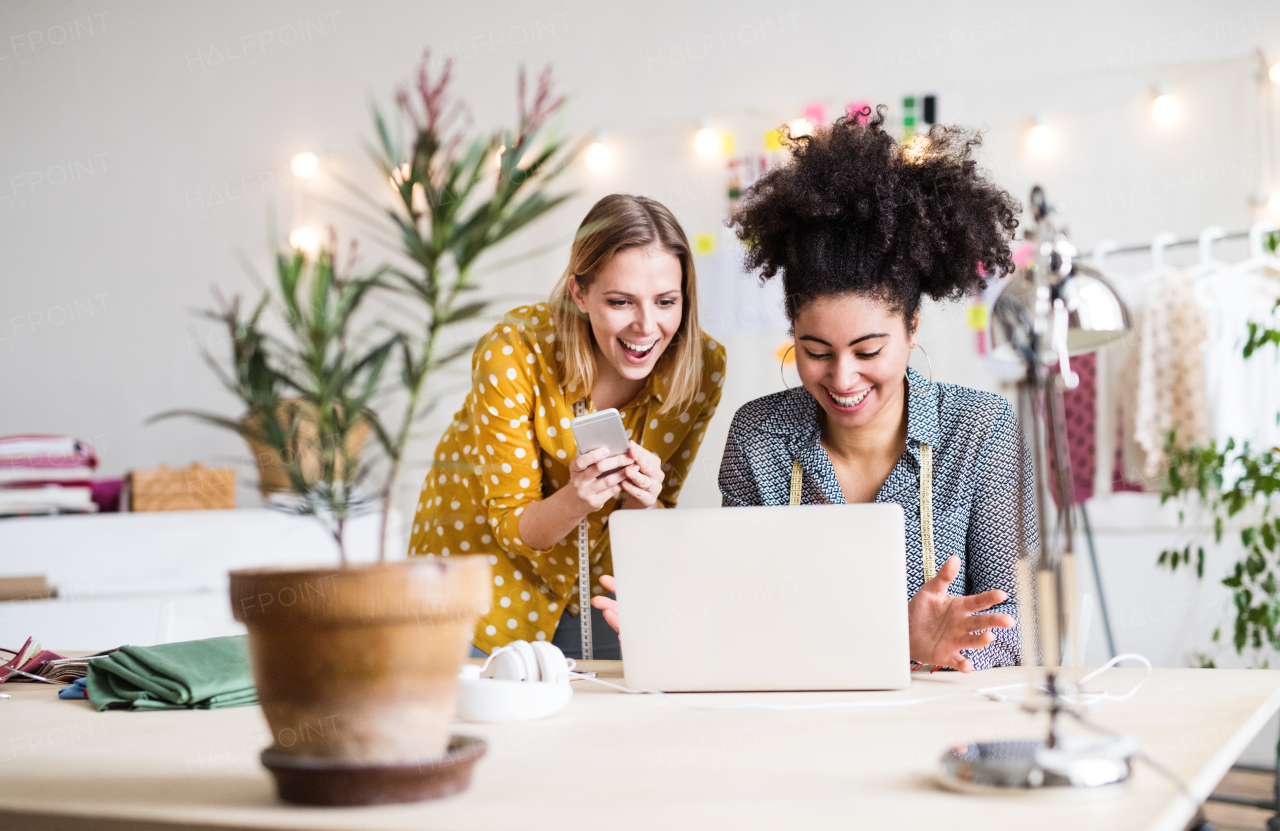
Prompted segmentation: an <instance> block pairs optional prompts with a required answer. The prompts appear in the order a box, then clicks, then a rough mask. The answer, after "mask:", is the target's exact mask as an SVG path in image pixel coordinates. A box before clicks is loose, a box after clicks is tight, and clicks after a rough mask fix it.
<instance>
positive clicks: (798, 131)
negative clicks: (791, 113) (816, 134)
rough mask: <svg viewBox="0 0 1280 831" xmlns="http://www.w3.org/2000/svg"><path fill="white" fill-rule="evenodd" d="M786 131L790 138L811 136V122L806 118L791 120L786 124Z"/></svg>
mask: <svg viewBox="0 0 1280 831" xmlns="http://www.w3.org/2000/svg"><path fill="white" fill-rule="evenodd" d="M787 130H788V131H790V133H791V137H792V138H800V137H801V136H808V135H812V134H813V122H812V121H810V120H809V119H807V118H793V119H791V120H790V121H788V122H787Z"/></svg>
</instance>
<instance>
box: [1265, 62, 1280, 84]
mask: <svg viewBox="0 0 1280 831" xmlns="http://www.w3.org/2000/svg"><path fill="white" fill-rule="evenodd" d="M1267 75H1268V76H1269V77H1270V78H1271V83H1273V84H1280V61H1276V62H1275V63H1273V64H1271V71H1270V72H1268V73H1267Z"/></svg>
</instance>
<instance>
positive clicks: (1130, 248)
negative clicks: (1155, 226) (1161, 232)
mask: <svg viewBox="0 0 1280 831" xmlns="http://www.w3.org/2000/svg"><path fill="white" fill-rule="evenodd" d="M1248 238H1249V232H1248V231H1235V232H1232V233H1230V234H1223V235H1222V236H1220V237H1214V238H1213V241H1214V242H1222V241H1223V240H1237V239H1248ZM1199 244H1200V238H1199V237H1186V238H1184V239H1177V240H1174V241H1173V242H1171V243H1168V244H1167V245H1165V246H1164V247H1165V248H1185V247H1186V246H1188V245H1199ZM1151 245H1152V244H1151V243H1147V244H1146V245H1122V246H1120V247H1119V248H1108V249H1106V251H1105V252H1104V253H1105V256H1107V257H1110V256H1111V255H1112V254H1140V253H1143V252H1150V251H1151ZM1095 251H1096V249H1094V251H1086V252H1084V253H1083V254H1081V255H1080V257H1081V259H1090V258H1092V257H1093V255H1094V252H1095Z"/></svg>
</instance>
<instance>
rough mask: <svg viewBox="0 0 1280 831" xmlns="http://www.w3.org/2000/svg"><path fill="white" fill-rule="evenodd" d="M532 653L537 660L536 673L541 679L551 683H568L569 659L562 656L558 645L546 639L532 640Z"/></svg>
mask: <svg viewBox="0 0 1280 831" xmlns="http://www.w3.org/2000/svg"><path fill="white" fill-rule="evenodd" d="M529 646H531V647H533V654H534V656H535V657H536V659H537V661H538V674H539V675H540V676H541V677H542V680H543V681H546V682H548V683H551V684H567V683H569V659H567V658H565V657H564V653H563V652H561V651H560V647H558V646H556V645H555V644H551V643H547V642H546V641H534V642H533V643H531V644H529Z"/></svg>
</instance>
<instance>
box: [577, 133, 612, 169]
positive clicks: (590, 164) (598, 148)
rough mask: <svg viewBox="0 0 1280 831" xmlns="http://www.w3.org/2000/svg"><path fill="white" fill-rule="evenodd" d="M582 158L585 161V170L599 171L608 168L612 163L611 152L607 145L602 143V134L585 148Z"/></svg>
mask: <svg viewBox="0 0 1280 831" xmlns="http://www.w3.org/2000/svg"><path fill="white" fill-rule="evenodd" d="M582 160H583V161H584V162H585V163H586V165H587V170H592V171H595V172H596V173H600V172H601V171H604V170H608V169H609V165H610V164H612V163H613V153H612V152H611V151H610V150H609V145H607V144H605V143H604V137H603V136H602V137H601V138H600V140H597V141H595V142H593V143H592V145H591V146H590V147H588V148H587V152H586V154H585V155H584V156H583V159H582Z"/></svg>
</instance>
